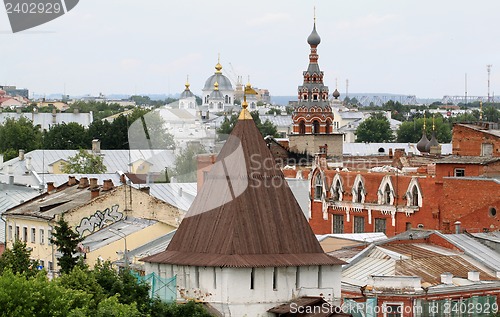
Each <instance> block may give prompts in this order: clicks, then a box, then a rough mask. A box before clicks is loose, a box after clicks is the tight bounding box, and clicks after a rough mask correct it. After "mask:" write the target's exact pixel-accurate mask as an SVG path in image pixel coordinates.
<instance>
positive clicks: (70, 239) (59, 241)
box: [50, 217, 83, 273]
mask: <svg viewBox="0 0 500 317" xmlns="http://www.w3.org/2000/svg"><path fill="white" fill-rule="evenodd" d="M82 241H83V238H81V237H80V236H79V235H78V233H76V232H75V231H73V229H71V227H70V226H69V225H68V223H67V222H66V221H65V220H64V218H63V217H61V218H60V219H59V220H58V221H57V222H56V225H55V226H54V231H53V232H52V238H51V241H50V242H51V243H53V244H54V245H55V246H56V247H57V250H58V251H59V252H61V254H62V255H61V257H60V258H58V259H57V262H58V263H59V266H60V267H61V272H64V273H69V272H70V271H71V270H72V269H73V268H74V267H75V266H76V263H77V262H78V258H77V257H75V255H76V252H77V251H76V248H77V246H78V244H79V243H80V242H82Z"/></svg>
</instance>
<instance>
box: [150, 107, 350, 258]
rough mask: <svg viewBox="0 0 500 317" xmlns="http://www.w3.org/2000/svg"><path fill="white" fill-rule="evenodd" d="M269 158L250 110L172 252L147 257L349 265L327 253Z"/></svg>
mask: <svg viewBox="0 0 500 317" xmlns="http://www.w3.org/2000/svg"><path fill="white" fill-rule="evenodd" d="M250 158H252V160H250ZM256 160H257V161H258V162H259V163H260V164H256ZM267 161H272V162H274V158H273V156H272V154H271V152H270V151H269V149H268V148H267V145H266V143H265V141H264V139H263V138H262V136H261V134H260V132H259V130H258V129H257V127H256V125H255V122H254V121H253V120H252V119H251V116H250V114H249V113H248V111H247V110H243V111H242V114H241V115H240V120H238V121H237V123H236V125H235V127H234V129H233V131H232V132H231V135H230V137H229V139H228V140H227V141H226V143H225V144H224V147H223V148H222V150H221V152H220V154H219V155H218V157H217V161H216V163H215V164H214V165H213V167H212V169H211V170H210V171H209V172H208V175H207V177H206V180H205V182H204V184H203V187H202V189H201V191H200V192H199V193H198V195H197V196H196V198H195V200H194V202H193V204H192V206H191V208H190V209H189V211H188V213H187V214H186V217H185V218H184V219H183V221H182V222H181V224H180V226H179V228H178V229H177V232H176V234H175V235H174V237H173V238H172V241H171V242H170V244H169V245H168V247H167V250H166V251H164V252H162V253H159V254H156V255H153V256H150V257H147V258H144V259H142V261H145V262H152V263H168V264H177V265H193V266H219V267H276V266H306V265H341V264H344V262H343V261H341V260H339V259H337V258H334V257H332V256H329V255H327V254H326V253H324V252H323V249H322V248H321V245H320V244H319V242H318V240H317V239H316V237H315V236H314V233H313V231H312V229H311V227H310V226H309V224H308V222H307V220H306V219H305V217H304V215H303V212H302V210H301V209H300V206H299V204H298V203H297V201H296V200H295V198H294V196H293V194H292V191H291V190H290V188H289V187H288V185H287V183H286V181H285V178H284V176H283V173H282V172H281V170H280V169H279V168H278V167H277V166H276V165H275V164H264V163H265V162H267Z"/></svg>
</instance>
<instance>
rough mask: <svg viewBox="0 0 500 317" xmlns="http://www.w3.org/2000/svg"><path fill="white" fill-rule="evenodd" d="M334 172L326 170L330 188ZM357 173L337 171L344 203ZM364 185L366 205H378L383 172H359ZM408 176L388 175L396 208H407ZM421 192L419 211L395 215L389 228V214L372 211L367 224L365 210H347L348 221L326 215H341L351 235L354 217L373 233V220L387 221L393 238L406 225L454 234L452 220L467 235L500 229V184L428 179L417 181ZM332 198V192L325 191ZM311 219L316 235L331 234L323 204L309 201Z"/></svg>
mask: <svg viewBox="0 0 500 317" xmlns="http://www.w3.org/2000/svg"><path fill="white" fill-rule="evenodd" d="M335 174H336V172H335V171H332V170H328V171H326V177H327V185H328V189H330V187H331V184H332V182H333V178H334V176H335ZM357 174H358V173H356V172H339V175H340V176H341V178H342V184H343V186H344V187H343V189H344V194H343V201H347V202H349V201H352V194H351V193H352V187H353V184H354V180H355V178H356V175H357ZM361 175H362V177H363V178H364V182H365V190H366V197H365V202H366V203H377V202H378V194H377V193H378V188H379V186H380V183H381V182H382V179H383V177H384V176H385V173H367V172H363V173H361ZM410 181H411V176H409V175H398V176H396V175H391V182H392V185H393V186H394V190H395V192H396V195H397V197H398V198H397V202H398V205H399V206H406V203H407V202H406V200H405V199H404V198H403V196H404V195H405V193H406V191H407V189H408V186H409V183H410ZM418 181H419V184H420V189H421V191H422V199H423V203H422V207H420V208H419V210H418V211H416V212H414V213H413V214H410V215H409V216H407V215H406V214H405V213H402V212H397V213H396V219H395V226H392V219H391V216H390V215H383V214H382V213H381V212H379V211H372V223H371V224H369V223H368V211H367V210H362V211H361V212H353V211H350V221H349V222H348V221H347V217H346V213H345V211H344V210H334V209H332V208H329V210H328V213H329V214H338V215H343V216H344V232H345V233H352V232H353V226H354V222H353V219H354V216H360V217H364V219H365V231H366V232H374V230H375V218H384V219H386V234H387V235H388V236H393V235H396V234H399V233H401V232H404V231H406V225H407V223H410V225H411V227H412V228H417V227H418V225H419V224H421V225H423V228H425V229H435V230H442V231H445V232H454V231H455V227H454V223H455V221H457V220H459V221H461V222H462V224H461V229H462V230H463V229H465V230H467V231H469V232H478V231H482V230H483V228H489V230H497V229H499V228H500V203H499V198H498V197H499V195H498V193H500V184H497V183H495V182H493V181H491V180H488V179H485V180H470V179H462V178H444V179H439V178H437V177H432V176H427V177H421V178H419V179H418ZM495 193H497V194H495ZM328 196H329V197H331V193H330V192H328ZM492 207H493V208H495V209H496V211H497V214H496V215H495V216H492V215H491V214H490V212H489V210H490V208H492ZM311 215H312V219H311V220H310V225H311V227H312V228H313V231H314V232H315V233H316V234H326V233H331V232H332V230H333V227H332V218H333V217H332V216H331V215H329V217H328V220H323V214H322V203H321V202H312V210H311Z"/></svg>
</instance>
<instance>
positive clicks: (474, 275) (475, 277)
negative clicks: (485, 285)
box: [467, 271, 480, 282]
mask: <svg viewBox="0 0 500 317" xmlns="http://www.w3.org/2000/svg"><path fill="white" fill-rule="evenodd" d="M467 279H468V280H469V281H472V282H479V281H480V279H479V272H478V271H470V272H468V273H467Z"/></svg>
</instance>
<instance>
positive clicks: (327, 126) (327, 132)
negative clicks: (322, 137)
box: [325, 121, 330, 134]
mask: <svg viewBox="0 0 500 317" xmlns="http://www.w3.org/2000/svg"><path fill="white" fill-rule="evenodd" d="M325 133H326V134H330V121H326V126H325Z"/></svg>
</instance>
